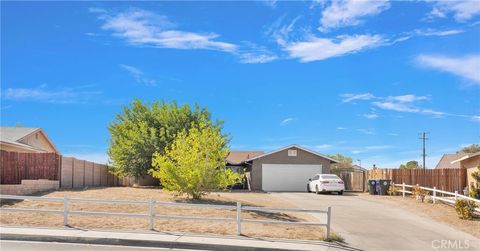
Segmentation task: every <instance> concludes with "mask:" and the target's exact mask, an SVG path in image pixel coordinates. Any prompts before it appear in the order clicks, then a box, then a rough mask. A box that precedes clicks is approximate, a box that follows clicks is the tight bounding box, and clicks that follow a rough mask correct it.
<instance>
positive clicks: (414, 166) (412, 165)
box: [400, 160, 420, 169]
mask: <svg viewBox="0 0 480 251" xmlns="http://www.w3.org/2000/svg"><path fill="white" fill-rule="evenodd" d="M419 167H420V166H419V165H418V161H416V160H410V161H409V162H407V164H406V165H404V164H401V165H400V169H417V168H419Z"/></svg>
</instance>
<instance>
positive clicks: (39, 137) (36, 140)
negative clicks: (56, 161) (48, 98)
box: [0, 126, 59, 153]
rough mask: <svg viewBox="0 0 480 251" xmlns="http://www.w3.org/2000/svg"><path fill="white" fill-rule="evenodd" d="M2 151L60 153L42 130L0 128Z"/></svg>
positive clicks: (0, 146) (0, 147)
mask: <svg viewBox="0 0 480 251" xmlns="http://www.w3.org/2000/svg"><path fill="white" fill-rule="evenodd" d="M0 150H4V151H9V152H22V153H59V152H58V150H57V148H56V147H55V145H54V144H53V143H52V141H51V140H50V139H49V138H48V136H47V134H46V133H45V132H44V131H43V130H42V128H26V127H3V126H2V127H0Z"/></svg>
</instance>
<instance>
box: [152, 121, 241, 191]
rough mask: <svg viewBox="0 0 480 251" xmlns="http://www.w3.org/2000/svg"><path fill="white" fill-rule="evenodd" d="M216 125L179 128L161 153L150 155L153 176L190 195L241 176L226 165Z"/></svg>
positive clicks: (223, 186)
mask: <svg viewBox="0 0 480 251" xmlns="http://www.w3.org/2000/svg"><path fill="white" fill-rule="evenodd" d="M227 141H228V140H227V138H226V137H225V136H224V135H222V134H221V132H220V130H219V128H216V127H214V126H211V125H207V124H200V126H199V127H192V128H191V129H190V131H189V132H188V133H187V131H185V130H184V131H182V132H180V133H179V134H178V135H177V137H176V139H175V141H174V142H173V144H172V145H171V146H170V147H168V148H167V149H166V151H165V153H164V154H161V153H155V154H154V156H153V166H154V169H152V170H151V171H150V173H151V174H152V175H153V177H156V178H158V179H160V180H161V182H162V185H163V188H164V189H166V190H169V191H175V192H176V193H177V195H183V194H187V196H189V197H190V196H191V197H192V198H193V199H200V198H201V197H202V196H203V195H205V194H207V193H209V192H211V191H215V190H220V189H226V188H227V187H228V186H231V185H234V184H235V183H237V182H239V181H240V180H241V177H240V175H239V174H238V173H236V172H233V171H232V170H231V169H227V168H225V164H226V162H225V159H226V157H227V155H228V152H229V149H228V147H227Z"/></svg>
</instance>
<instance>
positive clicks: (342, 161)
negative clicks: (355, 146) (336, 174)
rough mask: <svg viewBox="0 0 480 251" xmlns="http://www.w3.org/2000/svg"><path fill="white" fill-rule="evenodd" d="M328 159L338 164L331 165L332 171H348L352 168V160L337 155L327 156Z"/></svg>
mask: <svg viewBox="0 0 480 251" xmlns="http://www.w3.org/2000/svg"><path fill="white" fill-rule="evenodd" d="M329 157H330V158H332V159H335V160H337V161H338V162H339V163H335V164H332V169H348V168H352V165H353V164H352V158H350V157H347V156H344V155H341V154H339V153H337V154H334V155H329Z"/></svg>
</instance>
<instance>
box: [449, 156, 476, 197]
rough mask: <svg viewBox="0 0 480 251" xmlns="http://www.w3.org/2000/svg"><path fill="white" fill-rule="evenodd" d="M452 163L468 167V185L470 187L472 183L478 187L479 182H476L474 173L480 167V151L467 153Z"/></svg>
mask: <svg viewBox="0 0 480 251" xmlns="http://www.w3.org/2000/svg"><path fill="white" fill-rule="evenodd" d="M452 163H453V164H458V165H459V166H460V168H465V169H467V185H468V187H469V188H470V186H471V185H474V186H476V187H477V188H478V185H479V184H476V181H475V179H473V177H472V173H473V172H476V171H478V169H477V167H480V152H476V153H468V154H465V155H464V156H463V157H461V158H459V159H457V160H454V161H452Z"/></svg>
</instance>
